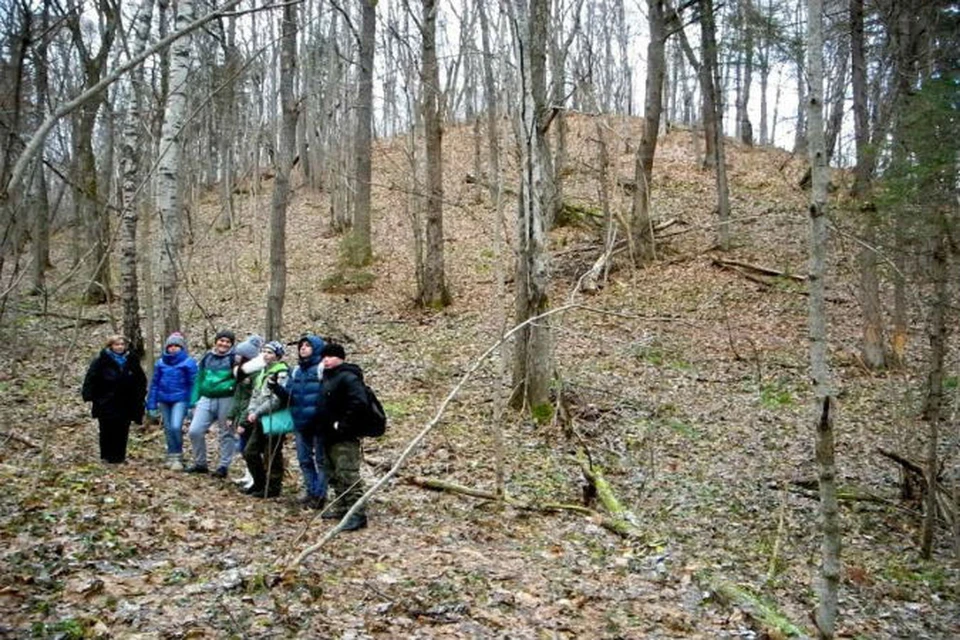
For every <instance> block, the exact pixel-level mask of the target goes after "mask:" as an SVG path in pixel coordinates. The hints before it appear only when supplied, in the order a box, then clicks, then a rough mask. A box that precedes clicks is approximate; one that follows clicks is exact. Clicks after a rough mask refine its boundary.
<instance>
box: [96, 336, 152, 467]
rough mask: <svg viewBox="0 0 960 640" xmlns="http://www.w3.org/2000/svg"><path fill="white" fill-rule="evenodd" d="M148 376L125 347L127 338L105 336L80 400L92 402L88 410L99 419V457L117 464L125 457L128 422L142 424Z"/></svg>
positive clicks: (128, 432)
mask: <svg viewBox="0 0 960 640" xmlns="http://www.w3.org/2000/svg"><path fill="white" fill-rule="evenodd" d="M146 394H147V377H146V376H145V375H144V373H143V368H142V367H141V366H140V360H139V358H138V356H137V354H132V353H130V352H129V351H128V350H127V339H126V338H124V337H123V336H119V335H115V336H110V338H108V339H107V345H106V347H105V348H104V349H103V350H102V351H100V353H99V354H98V355H97V357H96V358H94V359H93V361H92V362H91V363H90V366H89V367H88V368H87V375H86V377H84V379H83V400H84V402H92V403H93V407H92V410H91V414H92V415H93V417H94V418H96V419H97V420H98V421H99V423H100V458H101V459H102V460H103V461H104V462H109V463H111V464H119V463H121V462H125V461H126V459H127V439H128V438H129V436H130V423H131V422H136V423H137V424H143V407H144V399H145V397H146Z"/></svg>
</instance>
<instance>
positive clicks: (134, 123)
mask: <svg viewBox="0 0 960 640" xmlns="http://www.w3.org/2000/svg"><path fill="white" fill-rule="evenodd" d="M152 15H153V0H142V2H141V3H140V8H139V9H138V10H137V14H136V16H135V22H134V29H133V51H132V53H133V55H137V54H139V53H140V52H142V51H143V50H144V49H146V47H147V42H148V38H149V37H150V21H151V18H152ZM143 84H144V83H143V67H142V66H139V67H137V68H136V69H134V70H133V72H132V73H131V74H130V89H131V91H130V103H129V105H128V107H127V114H126V118H125V119H124V122H123V136H122V139H121V143H120V170H121V172H122V179H123V184H122V186H121V207H120V300H121V301H122V306H123V334H124V335H125V336H127V339H128V340H129V341H130V349H131V351H133V352H134V353H138V354H143V353H144V348H143V346H144V345H143V331H142V330H141V328H140V295H139V291H138V289H139V282H138V280H137V222H138V217H139V211H140V203H139V201H138V191H139V186H140V185H139V180H138V178H139V175H140V149H141V147H142V145H141V141H142V140H143V139H145V137H144V136H143V135H142V132H141V130H142V127H143V123H144V119H143V114H142V110H143V95H144V93H145V88H144V86H143Z"/></svg>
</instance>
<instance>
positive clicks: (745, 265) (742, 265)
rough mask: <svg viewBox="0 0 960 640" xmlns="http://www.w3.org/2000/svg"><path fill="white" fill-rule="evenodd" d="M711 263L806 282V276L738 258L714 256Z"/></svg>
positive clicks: (721, 266)
mask: <svg viewBox="0 0 960 640" xmlns="http://www.w3.org/2000/svg"><path fill="white" fill-rule="evenodd" d="M713 264H715V265H716V266H718V267H720V268H726V269H730V268H733V269H746V270H748V271H753V272H755V273H759V274H762V275H765V276H773V277H776V278H788V279H790V280H794V281H796V282H806V281H807V277H806V276H799V275H796V274H793V273H787V272H786V271H778V270H777V269H771V268H770V267H764V266H761V265H757V264H750V263H749V262H741V261H740V260H730V259H726V258H714V259H713Z"/></svg>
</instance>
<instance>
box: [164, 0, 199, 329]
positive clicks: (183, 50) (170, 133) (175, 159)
mask: <svg viewBox="0 0 960 640" xmlns="http://www.w3.org/2000/svg"><path fill="white" fill-rule="evenodd" d="M192 19H193V2H192V0H180V4H179V7H178V10H177V18H176V31H182V30H183V29H185V28H186V27H187V26H188V25H189V24H190V21H191V20H192ZM190 44H191V37H190V36H189V35H187V36H184V37H182V38H180V39H179V40H177V41H176V42H175V43H174V44H173V46H172V48H171V50H170V95H169V96H168V97H167V106H166V110H165V115H164V118H163V129H162V131H161V134H160V161H159V163H158V166H157V211H158V212H159V214H160V225H161V232H160V235H161V242H160V300H161V306H162V313H163V328H162V333H163V335H169V334H170V333H172V332H174V331H179V330H180V306H179V302H178V300H177V295H178V291H179V286H178V285H179V283H178V282H177V269H178V266H179V262H180V235H181V232H180V229H181V224H180V222H181V220H180V214H181V203H180V194H179V189H178V183H177V178H178V175H179V173H180V157H181V149H182V147H183V140H182V139H181V137H180V132H181V130H182V129H183V125H184V117H185V115H186V107H187V75H188V73H189V71H190Z"/></svg>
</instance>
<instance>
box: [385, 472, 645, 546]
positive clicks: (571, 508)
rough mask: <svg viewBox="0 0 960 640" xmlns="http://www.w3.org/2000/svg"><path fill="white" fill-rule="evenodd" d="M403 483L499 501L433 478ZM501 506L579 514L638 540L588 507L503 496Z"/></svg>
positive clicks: (632, 529) (629, 530) (616, 520)
mask: <svg viewBox="0 0 960 640" xmlns="http://www.w3.org/2000/svg"><path fill="white" fill-rule="evenodd" d="M403 480H404V481H406V482H408V483H410V484H412V485H415V486H418V487H423V488H424V489H430V490H431V491H443V492H446V493H454V494H459V495H464V496H470V497H472V498H480V499H481V500H489V501H491V502H497V501H498V500H499V499H498V497H497V495H496V494H495V493H493V492H492V491H484V490H483V489H475V488H473V487H467V486H464V485H460V484H456V483H453V482H446V481H443V480H437V479H435V478H424V477H421V476H411V477H406V476H405V477H404V478H403ZM502 501H503V504H505V505H508V506H510V507H512V508H514V509H519V510H522V511H535V512H540V513H557V512H561V511H568V512H572V513H579V514H582V515H585V516H587V517H589V518H590V519H591V520H594V521H595V522H597V523H598V524H599V525H600V526H602V527H603V528H604V529H607V530H608V531H611V532H613V533H616V534H617V535H619V536H622V537H624V538H640V537H641V535H640V532H639V531H638V530H637V529H636V527H633V526H632V525H630V524H629V523H627V522H625V521H624V520H621V519H619V518H611V517H610V516H606V515H604V514H602V513H600V512H598V511H596V510H594V509H591V508H589V507H584V506H582V505H579V504H566V503H559V502H546V503H542V504H531V503H526V502H520V501H519V500H516V499H514V498H511V497H510V496H503V500H502Z"/></svg>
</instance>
